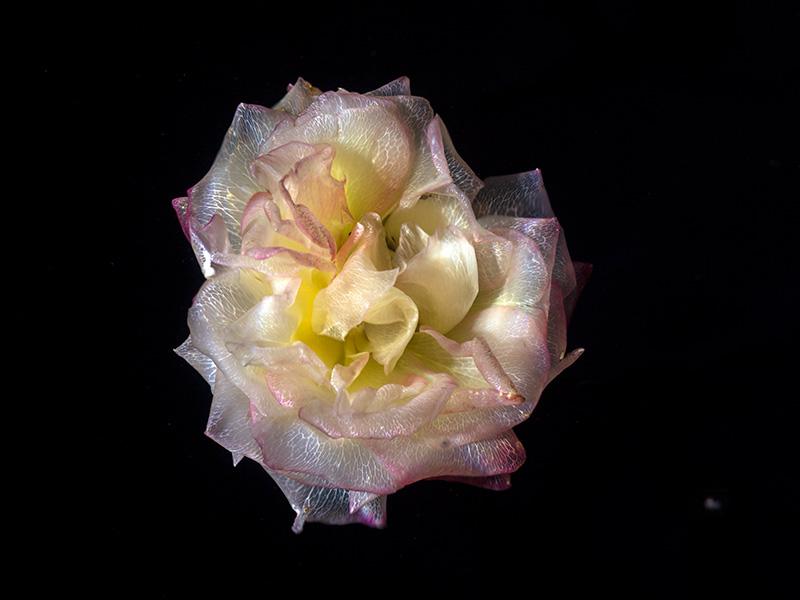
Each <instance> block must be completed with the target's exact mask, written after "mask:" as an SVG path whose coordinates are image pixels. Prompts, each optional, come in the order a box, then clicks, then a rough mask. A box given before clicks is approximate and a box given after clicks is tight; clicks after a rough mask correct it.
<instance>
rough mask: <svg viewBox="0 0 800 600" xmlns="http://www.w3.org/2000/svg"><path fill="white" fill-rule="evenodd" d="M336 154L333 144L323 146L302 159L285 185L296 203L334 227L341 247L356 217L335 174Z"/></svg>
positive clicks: (330, 228)
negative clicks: (333, 164) (333, 167)
mask: <svg viewBox="0 0 800 600" xmlns="http://www.w3.org/2000/svg"><path fill="white" fill-rule="evenodd" d="M333 156H334V150H333V148H331V147H330V146H323V147H322V148H320V149H319V151H318V152H315V153H314V154H312V155H310V156H307V157H305V158H303V159H302V160H300V161H298V163H297V164H296V165H295V166H294V168H293V169H292V170H291V171H290V172H289V173H288V174H287V175H286V177H285V178H284V179H283V185H284V187H285V189H286V190H287V191H288V192H289V195H290V196H291V197H292V200H293V201H294V202H295V204H298V205H302V206H305V207H307V208H308V209H309V210H310V211H311V212H312V213H313V214H314V216H315V217H316V218H317V219H318V220H319V222H320V223H321V224H322V225H324V226H325V227H326V228H327V229H328V231H330V233H331V235H332V236H333V239H334V240H335V241H336V246H337V247H338V246H340V245H341V244H342V242H343V240H344V238H345V237H346V236H347V234H348V233H349V232H350V229H351V228H352V226H353V223H354V220H353V216H352V215H351V214H350V210H349V209H348V208H347V199H346V198H345V193H344V185H343V184H342V183H341V182H340V181H338V180H336V179H334V178H333V177H331V164H332V163H333Z"/></svg>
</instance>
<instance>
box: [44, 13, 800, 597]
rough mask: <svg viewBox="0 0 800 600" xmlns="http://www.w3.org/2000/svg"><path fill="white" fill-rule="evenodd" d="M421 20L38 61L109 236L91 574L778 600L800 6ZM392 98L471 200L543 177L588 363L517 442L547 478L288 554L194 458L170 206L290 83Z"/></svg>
mask: <svg viewBox="0 0 800 600" xmlns="http://www.w3.org/2000/svg"><path fill="white" fill-rule="evenodd" d="M698 4H700V3H698ZM645 5H647V6H648V8H645ZM406 10H408V9H407V8H406V7H405V6H404V5H403V6H402V7H401V6H398V7H396V8H390V7H388V6H387V7H384V8H383V9H382V10H379V9H377V8H371V9H357V8H355V7H353V6H344V5H336V6H333V5H332V6H327V7H324V8H322V9H314V8H312V7H311V6H307V7H303V8H298V9H297V10H296V11H294V12H293V11H284V12H280V13H278V12H275V11H273V10H265V11H264V12H263V14H262V13H261V12H259V11H256V10H250V9H248V10H234V7H232V6H231V7H224V10H223V11H222V12H221V13H220V15H219V17H218V19H216V20H215V21H214V22H212V23H209V24H205V25H203V26H200V25H189V24H187V23H182V24H181V25H180V26H176V27H175V28H172V27H170V26H168V25H166V24H161V25H159V26H156V25H155V23H156V22H158V21H159V19H157V18H156V17H155V15H153V16H150V17H147V18H144V19H142V18H138V19H133V18H130V19H129V18H128V17H119V18H118V19H117V20H116V21H114V23H110V24H108V26H104V27H94V26H86V22H85V21H84V24H83V26H81V27H77V26H76V27H72V28H70V27H60V26H59V25H58V24H54V25H53V27H52V31H50V30H48V31H47V33H46V35H43V36H42V42H43V43H42V45H40V46H39V48H38V49H37V50H36V56H35V60H36V61H37V63H36V76H37V79H38V80H39V81H40V82H41V83H43V85H44V88H43V89H44V91H43V92H42V93H41V94H40V99H41V101H42V106H43V107H44V106H45V105H49V104H50V103H51V102H52V101H53V99H54V98H55V97H56V95H57V96H58V97H59V98H60V100H61V102H62V105H61V106H62V107H64V108H65V109H66V111H67V112H68V115H69V116H68V118H66V119H65V120H64V121H65V122H64V123H63V124H64V125H65V127H66V132H65V135H67V136H69V139H71V140H76V141H78V143H79V144H80V143H85V144H86V147H87V148H91V149H92V151H93V153H94V155H95V157H96V160H100V161H103V163H102V164H104V165H106V164H107V165H108V166H107V167H104V168H103V169H102V171H103V175H106V176H108V179H109V182H108V184H107V185H106V183H105V182H104V183H103V184H102V186H101V185H100V184H99V183H98V184H97V186H98V187H101V189H93V190H87V192H88V193H86V194H85V196H84V197H83V202H84V203H86V205H85V207H84V208H85V209H86V210H80V209H79V210H78V211H77V212H78V216H79V217H80V219H82V223H83V226H85V227H87V228H90V229H91V230H93V231H95V232H96V234H97V236H96V238H95V241H94V242H93V243H94V248H93V251H92V252H91V259H90V260H91V261H93V262H92V267H91V269H92V273H91V275H92V278H91V280H92V281H93V282H94V283H93V285H94V286H96V289H95V291H94V292H92V293H96V295H95V296H94V297H95V298H97V300H98V301H97V302H96V304H94V305H93V306H94V310H95V311H96V312H95V314H94V315H93V316H92V317H91V319H90V320H89V321H87V322H88V323H89V332H90V333H89V335H88V339H87V340H86V341H87V345H88V346H89V347H90V354H89V356H91V357H92V359H93V360H94V361H97V363H98V364H99V365H101V368H100V369H98V370H99V371H100V372H101V373H102V375H101V376H100V379H99V382H98V385H97V388H96V389H95V390H93V396H96V400H97V403H98V404H97V405H93V409H92V413H93V415H92V417H94V418H98V417H99V421H100V424H105V426H104V427H95V430H94V432H93V434H92V435H93V437H92V438H91V445H92V450H91V460H89V461H88V462H89V464H90V468H89V471H90V472H89V474H88V477H89V480H90V482H91V484H92V485H91V487H90V488H87V489H89V490H91V492H90V493H89V494H87V495H86V496H87V498H86V501H85V506H84V508H86V507H89V509H90V510H88V511H80V512H76V513H75V516H74V517H73V518H74V519H76V520H78V521H79V523H78V524H79V526H80V528H81V529H82V530H85V531H92V532H93V533H97V534H98V535H96V536H94V535H93V536H92V537H91V538H90V539H91V542H87V543H88V544H89V546H90V547H91V549H93V550H95V551H96V552H95V553H94V555H95V558H94V559H92V561H91V563H90V564H91V565H93V566H92V568H91V569H90V572H93V573H95V576H94V577H95V579H96V580H97V581H100V578H99V577H97V575H98V574H100V573H102V574H103V575H104V576H108V577H111V578H113V579H115V580H116V581H115V583H114V584H110V585H117V586H120V585H122V586H123V587H126V586H128V585H133V584H134V583H135V584H139V585H143V586H144V587H145V591H144V592H143V593H141V594H140V595H139V597H167V596H172V595H173V594H174V595H179V592H180V591H181V590H182V589H184V588H186V587H188V586H195V585H198V584H199V585H201V586H206V585H209V586H210V585H222V586H224V585H228V584H229V583H236V584H237V585H240V584H245V585H248V584H250V585H256V586H261V587H260V589H261V592H262V594H263V595H264V596H266V595H267V594H268V593H274V592H275V590H274V589H272V590H271V588H270V586H273V585H277V583H275V582H276V581H277V580H276V579H274V578H276V577H277V578H284V579H282V580H285V581H287V582H291V583H293V584H294V585H298V586H306V585H310V584H311V583H312V582H317V583H321V584H323V585H324V586H326V587H328V588H329V589H333V590H341V591H345V592H348V591H349V592H350V593H387V592H388V591H391V590H392V589H393V586H394V585H400V584H403V583H405V584H413V582H415V581H416V580H417V579H418V578H423V577H424V578H427V577H432V578H434V579H439V580H440V581H441V582H442V583H444V584H448V585H449V584H451V583H456V582H466V583H470V582H472V581H478V580H486V581H489V582H492V581H495V582H502V581H512V582H515V583H516V582H519V583H520V584H522V586H523V587H522V588H521V591H520V592H518V593H521V594H523V595H526V596H527V595H528V594H530V595H533V594H535V593H538V591H539V590H541V589H542V588H544V587H554V588H556V589H558V590H561V591H562V592H565V593H566V592H569V591H573V590H577V589H587V590H595V591H599V590H600V589H604V588H611V589H615V590H621V589H625V588H636V587H640V586H642V587H644V589H645V590H647V592H648V596H652V595H676V594H680V595H683V594H684V593H687V592H690V591H696V590H703V589H706V590H711V591H718V590H720V589H725V590H735V589H741V587H742V586H744V585H756V586H759V587H762V588H763V587H766V588H768V589H769V590H771V593H775V594H778V595H781V594H782V593H787V594H788V590H787V588H784V587H781V586H782V583H781V582H782V581H783V577H782V576H784V575H786V574H788V573H789V572H790V570H791V569H792V568H793V567H794V568H796V556H795V553H793V552H792V547H796V537H794V535H793V534H792V533H791V530H790V520H791V518H792V515H793V514H796V510H797V506H798V494H797V488H796V487H794V485H793V483H794V482H793V479H794V478H795V475H796V465H795V462H794V460H793V458H792V456H791V452H790V447H791V445H792V444H791V438H792V436H794V435H795V431H796V424H795V422H793V421H792V419H791V418H790V408H791V406H792V404H794V403H795V402H796V400H797V396H796V391H791V390H792V388H789V389H788V390H787V389H785V388H783V387H782V386H781V385H780V384H779V383H778V379H779V375H780V374H781V373H786V372H789V373H791V369H792V368H793V363H794V357H795V356H796V350H794V348H793V345H792V338H793V337H794V336H795V335H796V331H797V330H796V318H795V317H794V315H793V314H792V313H793V311H795V310H796V309H797V299H798V294H797V284H796V278H797V263H795V262H792V261H791V260H790V258H789V257H790V252H791V249H792V247H793V246H794V244H795V243H796V240H797V238H798V236H797V235H796V233H795V231H796V228H797V225H798V220H797V218H796V216H797V212H796V209H795V206H796V204H797V201H798V200H799V199H800V197H799V196H798V186H797V178H798V174H800V163H798V155H797V147H798V138H797V130H796V128H794V124H793V119H794V117H795V113H796V112H797V109H798V102H797V99H798V97H797V95H796V92H797V87H796V86H797V62H798V61H797V48H796V39H797V35H798V30H799V29H800V28H798V25H799V24H800V23H799V21H800V18H799V17H798V11H797V9H791V8H789V9H786V10H782V9H780V8H767V7H765V6H764V5H762V4H758V3H727V4H725V5H724V6H712V5H703V7H700V6H693V7H680V6H678V5H675V4H669V5H668V6H662V7H655V6H653V5H651V4H650V3H641V5H640V4H638V3H632V2H631V3H625V2H597V3H594V4H590V5H588V6H582V7H581V8H574V7H573V8H568V7H567V6H566V5H565V4H558V5H554V6H551V7H549V8H548V7H534V8H528V9H526V10H525V11H522V10H521V9H520V8H513V9H512V8H503V9H501V8H499V7H494V8H493V9H491V10H490V8H489V7H488V6H487V5H478V4H475V5H472V4H465V5H462V6H461V7H460V9H459V11H458V12H457V13H456V16H453V15H449V16H448V15H447V14H446V13H442V14H441V15H440V14H439V13H437V12H436V11H435V10H434V9H433V7H432V6H431V7H428V8H427V9H425V10H423V9H417V10H415V11H409V12H408V13H406V12H404V11H406ZM73 16H74V15H73ZM85 17H86V18H87V19H88V16H85ZM77 20H78V21H81V19H80V18H78V19H77ZM400 75H408V76H409V77H410V78H411V83H412V91H413V92H414V93H415V94H417V95H421V96H424V97H426V98H428V99H429V100H430V101H431V103H432V105H433V106H434V109H435V110H436V111H437V112H438V113H439V114H440V115H441V116H442V118H443V119H444V121H445V123H446V124H447V126H448V128H449V130H450V132H451V135H452V137H453V138H454V142H455V144H456V147H457V148H458V150H459V152H460V153H461V155H462V156H463V157H464V158H465V160H466V161H467V162H468V163H469V164H470V165H471V166H472V167H473V169H474V170H475V171H476V172H477V173H478V174H479V175H480V176H484V177H485V176H489V175H495V174H505V173H512V172H519V171H524V170H529V169H532V168H535V167H539V168H541V169H542V171H543V175H544V180H545V184H546V186H547V188H548V191H549V194H550V197H551V200H552V204H553V207H554V210H555V212H556V214H557V216H558V217H559V219H560V221H561V223H562V225H563V226H564V228H565V231H566V235H567V239H568V241H569V246H570V250H571V254H572V257H573V259H575V260H580V261H587V262H591V263H593V264H594V273H593V276H592V279H591V281H590V283H589V285H588V287H587V288H586V290H585V292H584V295H583V297H582V298H581V300H580V302H579V304H578V308H577V311H576V313H575V316H574V319H573V322H572V323H571V328H570V346H571V347H578V346H582V347H585V348H586V349H587V350H586V353H585V355H584V356H583V357H582V358H581V359H580V361H579V362H578V363H577V364H576V365H575V366H574V367H572V368H571V369H569V370H568V371H566V372H565V373H564V374H563V375H562V376H561V377H559V378H558V380H557V381H556V382H554V383H553V384H552V385H551V386H550V387H549V388H548V389H547V390H546V391H545V393H544V395H543V398H542V401H541V403H540V405H539V407H538V408H537V409H536V411H535V414H534V415H533V417H532V418H531V419H530V420H529V421H528V422H527V423H525V424H523V425H522V426H520V427H519V428H518V434H519V436H520V438H521V440H522V441H523V443H524V444H525V447H526V449H527V452H528V460H527V463H526V464H525V465H524V466H523V467H522V469H520V471H519V472H518V473H517V474H516V475H515V476H514V478H513V487H512V489H511V490H509V491H506V492H489V491H485V490H478V489H472V488H468V487H466V486H459V485H456V484H450V483H444V482H422V483H419V484H415V485H414V486H412V487H410V488H407V489H404V490H402V491H400V492H398V493H397V494H395V495H393V496H392V497H390V499H389V521H388V528H387V529H385V530H382V531H374V530H370V529H367V528H364V527H360V526H347V527H328V526H322V525H316V524H309V525H308V526H307V527H306V530H305V531H304V533H303V534H302V535H300V536H296V535H294V534H292V533H291V531H290V525H291V522H292V519H293V512H292V511H291V509H290V508H289V506H288V503H287V502H286V501H285V499H284V498H283V495H282V494H281V493H280V491H279V490H278V488H277V486H276V485H274V483H272V481H271V480H270V479H269V477H268V476H267V475H266V474H265V473H264V472H263V471H262V470H261V468H260V467H259V466H257V465H256V464H254V463H252V462H249V461H245V462H244V463H242V464H241V465H240V466H238V467H236V468H235V469H234V468H233V467H232V465H231V460H230V455H229V454H228V453H227V452H226V451H225V450H223V449H222V448H221V447H218V446H217V445H215V444H214V443H213V442H211V441H210V440H208V439H207V438H205V437H204V436H203V430H204V426H205V419H206V417H207V413H208V407H209V402H210V392H209V390H208V388H207V386H206V385H205V383H204V382H203V381H202V379H201V378H200V377H199V375H197V374H196V373H195V372H194V371H193V370H192V369H191V368H190V367H188V365H186V364H184V363H183V361H182V360H181V359H179V358H178V357H177V356H175V355H174V354H172V351H171V349H172V348H174V347H176V346H177V345H179V344H180V343H181V342H182V341H183V339H184V338H185V336H186V335H187V333H188V332H187V327H186V321H185V317H186V311H187V309H188V307H189V305H190V303H191V299H192V296H193V294H194V293H195V292H196V290H197V289H198V287H199V286H200V284H201V282H202V276H201V274H200V272H199V269H198V268H197V265H196V263H195V261H194V257H193V255H192V253H191V250H190V248H189V247H188V244H187V243H186V242H185V239H184V237H183V235H182V233H181V231H180V228H179V226H178V223H177V220H176V219H175V218H174V215H173V213H172V209H171V207H170V200H171V199H172V198H173V197H176V196H180V195H183V194H184V193H185V190H186V189H187V188H188V187H190V186H191V185H193V184H194V183H196V182H197V181H198V180H199V179H200V178H201V177H202V176H203V175H204V173H205V172H206V170H207V169H208V168H209V166H210V165H211V162H212V160H213V158H214V155H215V153H216V150H217V149H218V147H219V144H220V143H221V141H222V138H223V135H224V133H225V130H226V128H227V126H228V124H229V123H230V120H231V118H232V116H233V112H234V110H235V108H236V105H237V104H238V103H239V102H250V103H258V104H263V105H267V106H269V105H271V104H273V103H274V102H275V101H277V100H278V99H279V98H280V97H281V96H282V94H283V93H284V91H285V88H286V85H287V84H288V83H290V82H293V81H294V80H295V79H296V78H297V77H298V76H302V77H304V78H306V79H307V80H309V81H311V82H312V83H313V84H314V85H316V86H317V87H320V88H322V89H323V90H327V89H336V88H337V87H340V86H341V87H343V88H346V89H348V90H351V91H368V90H370V89H373V88H375V87H378V86H379V85H381V84H383V83H385V82H387V81H389V80H391V79H394V78H395V77H397V76H400ZM69 153H70V152H69V151H67V154H69ZM75 154H77V155H80V157H79V163H80V167H79V168H81V169H82V170H83V171H84V172H85V171H86V170H87V169H88V168H89V165H87V159H86V158H85V157H84V156H83V155H81V153H80V152H76V153H75ZM66 158H68V159H70V158H76V157H75V156H67V157H66ZM106 161H107V162H106ZM109 223H111V224H112V226H111V227H109V226H108V224H109ZM84 335H87V334H86V330H84ZM98 407H99V408H98ZM98 411H99V412H98ZM92 417H90V418H92ZM87 422H89V420H88V419H87ZM92 423H93V421H92ZM93 424H94V423H93ZM109 424H112V425H113V426H109ZM87 452H88V451H87ZM79 503H80V504H83V501H81V502H79ZM715 503H716V504H717V509H716V510H714V509H710V508H708V507H707V506H708V505H709V504H715ZM78 515H81V516H78ZM98 559H100V560H98ZM366 576H377V577H379V578H381V579H382V580H383V584H384V585H383V586H382V587H379V588H372V587H371V586H370V587H369V588H366V587H365V588H362V587H360V583H359V582H360V581H361V580H362V579H361V578H364V577H366ZM270 582H272V583H270ZM109 589H114V588H109ZM117 589H119V587H118V588H117ZM299 589H302V588H299ZM373 590H374V591H373ZM231 597H232V596H231Z"/></svg>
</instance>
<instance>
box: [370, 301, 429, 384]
mask: <svg viewBox="0 0 800 600" xmlns="http://www.w3.org/2000/svg"><path fill="white" fill-rule="evenodd" d="M418 321H419V312H418V310H417V306H416V305H415V304H414V302H413V300H411V298H409V297H408V296H407V295H406V294H404V293H403V292H401V291H400V290H398V289H397V288H394V287H393V288H390V289H389V290H388V291H387V292H386V294H384V295H383V296H382V297H381V298H380V299H379V300H377V301H376V302H375V303H373V304H372V305H371V306H370V308H369V310H368V311H367V313H366V314H365V315H364V334H365V335H366V336H367V339H368V340H369V346H370V352H371V354H372V358H373V359H374V360H376V361H377V362H379V363H380V364H382V365H384V368H385V372H386V373H389V372H390V371H391V370H392V369H394V366H395V364H396V363H397V361H398V360H399V359H400V357H401V356H402V354H403V351H404V350H405V348H406V346H407V345H408V342H409V341H410V340H411V336H412V335H414V331H415V330H416V328H417V322H418Z"/></svg>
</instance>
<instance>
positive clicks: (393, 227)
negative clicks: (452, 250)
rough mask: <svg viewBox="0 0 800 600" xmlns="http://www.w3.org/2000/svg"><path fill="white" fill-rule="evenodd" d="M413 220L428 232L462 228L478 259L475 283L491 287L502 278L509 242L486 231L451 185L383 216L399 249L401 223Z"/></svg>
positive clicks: (404, 223) (496, 285) (388, 236)
mask: <svg viewBox="0 0 800 600" xmlns="http://www.w3.org/2000/svg"><path fill="white" fill-rule="evenodd" d="M409 224H413V226H414V227H419V228H421V229H423V230H424V231H425V232H426V233H427V234H428V235H433V234H434V233H435V232H436V231H437V230H440V229H446V228H447V227H457V228H458V229H460V230H462V231H463V232H464V234H465V235H467V236H468V238H469V239H470V240H471V242H472V246H473V248H474V249H475V258H476V260H477V262H478V280H479V281H478V283H479V287H480V289H482V290H487V289H493V288H496V287H498V286H499V285H500V284H501V283H502V282H503V281H505V275H506V271H507V270H508V264H509V259H510V256H511V250H512V243H511V242H509V241H508V240H506V239H504V238H502V237H500V236H497V235H495V234H493V233H491V232H489V231H488V230H487V229H486V228H484V226H482V225H481V224H480V223H479V222H478V221H477V220H476V219H475V215H473V213H472V207H471V206H470V203H469V200H468V199H467V197H466V196H465V195H464V194H463V193H462V192H460V191H459V190H458V189H454V188H453V187H452V186H448V187H446V188H445V189H444V190H442V191H440V192H435V193H431V194H426V195H425V196H423V197H422V198H420V199H419V200H418V201H417V203H416V204H414V205H413V206H410V207H407V208H398V209H397V210H395V211H394V212H393V213H392V214H391V215H390V216H389V218H388V219H387V220H386V236H387V239H388V240H389V243H390V244H391V245H392V246H393V247H397V248H398V250H400V248H399V246H400V237H401V236H400V232H401V229H402V226H403V225H409Z"/></svg>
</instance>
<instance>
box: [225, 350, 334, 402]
mask: <svg viewBox="0 0 800 600" xmlns="http://www.w3.org/2000/svg"><path fill="white" fill-rule="evenodd" d="M239 358H240V360H241V361H242V363H243V364H245V365H258V366H259V367H262V368H263V372H264V380H265V382H266V385H267V387H268V388H269V391H270V393H271V394H272V397H273V398H274V399H275V401H276V402H277V403H278V404H280V405H281V406H284V407H287V408H299V407H302V406H304V405H305V404H307V403H312V404H313V403H316V402H333V401H334V400H335V398H336V394H335V390H334V388H333V386H332V385H331V384H330V382H329V378H328V368H327V366H326V365H325V363H323V362H322V360H321V359H320V358H319V356H317V354H316V353H315V352H314V351H313V350H311V349H310V348H309V347H308V346H306V345H305V344H303V343H302V342H295V343H293V344H292V345H290V346H283V347H275V348H263V347H250V348H248V349H247V350H246V351H245V352H243V353H242V354H241V355H240V356H239ZM259 408H260V409H261V410H262V411H263V412H266V413H269V412H270V409H271V407H270V406H266V407H265V406H264V405H259Z"/></svg>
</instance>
